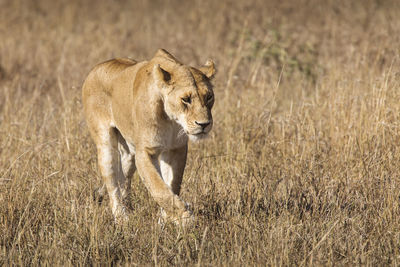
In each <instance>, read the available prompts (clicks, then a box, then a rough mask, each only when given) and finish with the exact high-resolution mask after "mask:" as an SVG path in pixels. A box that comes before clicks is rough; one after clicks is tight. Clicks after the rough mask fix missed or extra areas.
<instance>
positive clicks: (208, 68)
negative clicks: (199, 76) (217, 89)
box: [199, 59, 217, 79]
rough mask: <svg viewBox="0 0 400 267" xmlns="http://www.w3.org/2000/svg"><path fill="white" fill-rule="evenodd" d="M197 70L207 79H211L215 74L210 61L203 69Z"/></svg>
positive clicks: (213, 66) (212, 63) (212, 62)
mask: <svg viewBox="0 0 400 267" xmlns="http://www.w3.org/2000/svg"><path fill="white" fill-rule="evenodd" d="M199 70H200V71H201V72H202V73H204V75H206V76H207V78H209V79H212V78H214V75H215V73H216V71H217V70H216V69H215V65H214V61H212V60H211V59H209V60H207V62H206V64H204V66H203V67H200V68H199Z"/></svg>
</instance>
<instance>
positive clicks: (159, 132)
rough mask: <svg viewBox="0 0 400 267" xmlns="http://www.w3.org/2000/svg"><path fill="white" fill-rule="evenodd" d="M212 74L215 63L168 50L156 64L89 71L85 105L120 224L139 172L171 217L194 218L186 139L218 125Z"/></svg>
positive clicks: (117, 62) (125, 62)
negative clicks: (185, 193) (187, 193)
mask: <svg viewBox="0 0 400 267" xmlns="http://www.w3.org/2000/svg"><path fill="white" fill-rule="evenodd" d="M214 74H215V67H214V63H213V62H212V61H211V60H208V61H207V62H206V64H205V65H204V66H203V67H201V68H199V69H196V68H193V67H189V66H186V65H183V64H182V63H180V62H179V61H178V60H177V59H175V58H174V57H173V56H172V55H171V54H169V53H168V52H167V51H165V50H163V49H160V50H158V51H157V53H156V54H155V56H154V57H153V59H151V60H150V61H144V62H136V61H134V60H131V59H112V60H109V61H106V62H104V63H101V64H99V65H97V66H95V67H94V68H93V70H92V71H91V72H90V73H89V75H88V77H87V78H86V80H85V82H84V84H83V88H82V96H83V106H84V110H85V115H86V119H87V123H88V127H89V131H90V134H91V136H92V138H93V140H94V142H95V143H96V147H97V156H98V163H99V167H100V172H101V175H102V177H103V180H104V185H105V188H106V189H107V191H108V194H109V196H110V205H111V209H112V212H113V215H114V217H115V219H116V220H117V221H120V220H121V219H122V220H126V219H127V208H126V205H125V204H124V200H125V199H126V198H127V197H128V195H129V192H130V184H131V178H132V176H133V173H134V172H135V170H136V168H137V170H138V172H139V175H140V177H141V179H142V180H143V182H144V184H145V186H146V188H147V189H148V190H149V191H150V193H151V195H152V196H153V198H154V199H155V200H156V201H157V203H158V204H159V205H160V206H161V208H162V210H163V212H162V215H163V217H165V219H170V220H172V221H175V222H176V223H179V224H186V223H188V222H189V221H191V220H192V215H191V212H190V211H189V210H188V209H187V207H186V205H185V203H184V202H183V201H182V200H181V199H180V198H179V191H180V187H181V182H182V176H183V171H184V168H185V164H186V154H187V150H188V145H187V143H188V137H189V138H190V139H192V140H199V139H202V138H204V137H205V136H206V135H207V134H208V133H209V132H210V130H211V128H212V125H213V121H212V115H211V108H212V106H213V104H214V93H213V89H212V85H211V83H210V80H211V79H212V77H213V76H214ZM103 188H104V186H103Z"/></svg>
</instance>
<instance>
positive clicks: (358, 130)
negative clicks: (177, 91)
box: [0, 0, 400, 266]
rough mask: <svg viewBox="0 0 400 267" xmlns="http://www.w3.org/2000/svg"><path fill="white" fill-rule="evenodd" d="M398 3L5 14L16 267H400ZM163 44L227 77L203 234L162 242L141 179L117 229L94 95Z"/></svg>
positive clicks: (5, 232)
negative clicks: (105, 183)
mask: <svg viewBox="0 0 400 267" xmlns="http://www.w3.org/2000/svg"><path fill="white" fill-rule="evenodd" d="M399 14H400V5H399V3H398V1H395V0H394V1H384V0H382V1H379V0H376V1H372V0H371V1H368V0H355V1H316V0H311V1H308V0H300V1H295V0H293V1H280V0H270V1H264V0H259V1H257V0H246V1H233V0H232V1H211V0H210V1H208V0H207V1H107V2H106V1H104V2H95V1H81V2H78V1H50V0H49V1H6V0H0V66H1V68H0V265H8V264H20V265H28V264H33V265H38V264H51V265H54V264H60V265H61V264H71V265H92V264H100V263H105V264H114V263H117V264H131V265H135V264H137V265H143V264H145V265H151V264H153V265H163V266H165V265H171V264H175V265H194V264H198V265H199V266H202V265H208V266H215V265H232V264H233V265H264V264H268V265H333V264H340V265H354V264H362V265H364V264H368V265H377V264H379V265H386V264H389V265H398V264H400V207H399V202H400V199H399V198H400V128H399V127H400V90H399V89H400V88H399V85H400V84H399V83H400V72H399V71H400V68H399V67H400V62H399V52H400V50H399V47H400V19H399ZM160 47H163V48H165V49H167V50H168V51H170V52H171V53H172V54H174V55H175V56H176V57H177V58H179V59H180V60H182V61H183V62H184V63H187V64H190V65H193V66H199V65H201V64H203V63H204V62H205V61H206V59H207V58H212V59H214V60H215V62H216V63H217V67H218V74H217V76H216V78H215V82H214V84H215V95H216V97H215V98H216V103H215V106H214V112H213V114H214V119H215V126H214V128H213V131H212V134H211V137H210V138H209V139H208V140H206V141H205V142H202V143H196V144H191V145H190V149H189V159H188V164H187V168H186V172H185V176H184V182H183V188H182V197H183V199H185V200H186V201H188V202H190V203H191V204H192V207H193V211H194V213H195V215H196V218H197V222H196V226H195V227H193V228H189V229H187V230H185V231H184V230H182V229H179V228H177V227H175V226H174V225H166V227H165V228H161V227H160V226H159V225H158V223H157V221H158V214H159V213H158V210H159V209H158V207H157V205H156V203H155V202H154V201H153V200H152V199H151V198H150V197H149V195H148V193H147V191H146V190H145V188H144V186H143V185H142V183H141V181H140V179H139V177H138V176H137V174H136V175H135V177H134V179H133V181H132V183H133V184H132V187H133V207H134V212H133V214H132V215H131V216H130V221H129V223H128V224H127V225H125V226H123V227H119V226H116V225H115V224H114V221H113V217H112V215H111V211H110V208H109V206H108V205H107V202H105V203H103V204H102V205H98V203H97V202H95V201H94V200H93V198H92V192H93V190H94V189H95V188H96V187H98V186H100V185H101V179H100V177H99V174H98V169H97V163H96V155H95V147H94V144H93V142H92V141H91V140H90V137H89V133H88V129H87V126H86V124H85V120H84V117H83V114H82V103H81V85H82V82H83V80H84V78H85V77H86V75H87V73H88V72H89V70H90V68H91V67H92V66H94V65H95V64H97V63H99V62H101V61H104V60H107V59H109V58H112V57H123V56H127V57H132V58H134V59H137V60H143V59H149V58H151V57H152V56H153V54H154V53H155V52H156V50H157V49H158V48H160Z"/></svg>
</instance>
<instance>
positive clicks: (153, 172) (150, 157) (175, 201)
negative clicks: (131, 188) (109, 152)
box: [136, 149, 191, 224]
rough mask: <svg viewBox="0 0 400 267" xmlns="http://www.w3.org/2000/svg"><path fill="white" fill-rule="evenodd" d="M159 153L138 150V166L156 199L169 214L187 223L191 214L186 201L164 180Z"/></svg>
mask: <svg viewBox="0 0 400 267" xmlns="http://www.w3.org/2000/svg"><path fill="white" fill-rule="evenodd" d="M158 155H159V154H158V153H155V152H152V151H146V150H145V149H143V150H137V151H136V167H137V170H138V172H139V175H140V177H141V178H142V180H143V183H144V184H145V186H146V188H147V189H148V190H149V191H150V194H151V195H152V196H153V198H154V200H155V201H156V202H157V203H158V204H159V205H160V206H161V207H162V208H163V209H164V210H165V212H166V213H167V216H168V217H169V218H170V219H171V220H173V221H175V222H177V223H182V224H185V223H186V221H190V219H191V214H190V212H189V211H188V210H187V209H186V207H185V203H184V202H183V201H182V200H181V199H180V198H179V196H178V195H176V194H174V193H173V192H172V190H171V188H170V187H169V186H168V185H167V184H166V183H165V182H164V181H163V179H162V177H161V175H160V173H159V170H160V166H159V163H158Z"/></svg>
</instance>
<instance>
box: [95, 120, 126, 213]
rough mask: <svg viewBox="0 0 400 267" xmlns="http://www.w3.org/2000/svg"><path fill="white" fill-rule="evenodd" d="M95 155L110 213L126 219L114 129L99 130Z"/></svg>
mask: <svg viewBox="0 0 400 267" xmlns="http://www.w3.org/2000/svg"><path fill="white" fill-rule="evenodd" d="M98 137H99V139H98V142H97V144H96V145H97V156H98V162H99V167H100V172H101V176H102V177H103V181H104V184H105V186H106V188H107V192H108V195H109V197H110V206H111V210H112V213H113V215H114V217H115V219H116V220H117V221H120V220H125V219H127V216H126V211H125V206H124V205H123V203H122V191H121V186H123V185H125V177H124V174H123V171H122V166H121V162H120V157H119V152H118V141H117V134H116V132H115V129H113V128H109V129H104V130H102V131H101V132H99V135H98Z"/></svg>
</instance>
